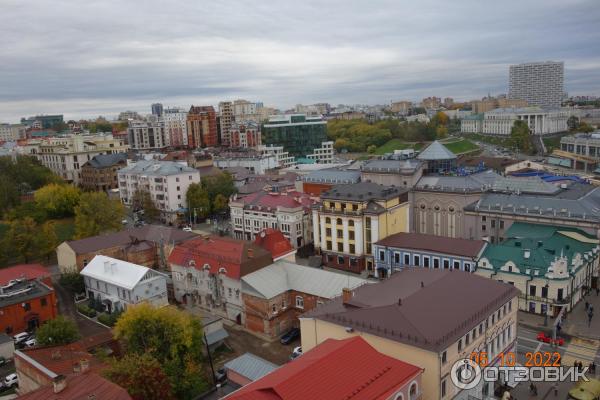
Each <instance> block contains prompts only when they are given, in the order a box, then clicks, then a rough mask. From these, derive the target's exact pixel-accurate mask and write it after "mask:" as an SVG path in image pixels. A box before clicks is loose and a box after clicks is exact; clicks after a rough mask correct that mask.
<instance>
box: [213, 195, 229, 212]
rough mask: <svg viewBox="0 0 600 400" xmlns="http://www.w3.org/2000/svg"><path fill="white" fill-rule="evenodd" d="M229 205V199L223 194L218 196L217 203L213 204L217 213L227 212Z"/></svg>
mask: <svg viewBox="0 0 600 400" xmlns="http://www.w3.org/2000/svg"><path fill="white" fill-rule="evenodd" d="M228 205H229V201H228V200H227V197H225V196H223V195H222V194H221V193H219V194H217V196H216V197H215V201H214V202H213V210H214V211H215V212H219V211H224V210H227V207H228Z"/></svg>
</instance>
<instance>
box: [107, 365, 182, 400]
mask: <svg viewBox="0 0 600 400" xmlns="http://www.w3.org/2000/svg"><path fill="white" fill-rule="evenodd" d="M103 374H104V376H105V377H106V378H107V379H108V380H110V381H112V382H114V383H116V384H117V385H119V386H121V387H123V388H125V389H126V390H127V392H128V393H129V395H130V396H131V397H132V398H133V399H134V400H170V399H175V397H174V396H173V389H172V387H171V383H170V382H169V378H168V377H167V375H166V374H165V373H164V371H163V369H162V368H161V365H160V363H159V362H158V361H157V360H156V359H155V358H154V357H152V356H151V355H149V354H127V355H126V356H124V357H123V358H122V359H120V360H113V361H112V362H111V364H110V367H109V368H107V369H106V370H105V371H104V372H103Z"/></svg>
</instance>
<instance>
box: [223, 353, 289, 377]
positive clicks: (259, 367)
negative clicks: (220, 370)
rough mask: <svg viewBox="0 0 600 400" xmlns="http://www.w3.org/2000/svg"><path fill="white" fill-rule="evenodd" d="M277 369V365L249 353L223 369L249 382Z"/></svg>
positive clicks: (232, 361) (229, 362) (227, 364)
mask: <svg viewBox="0 0 600 400" xmlns="http://www.w3.org/2000/svg"><path fill="white" fill-rule="evenodd" d="M277 368H279V367H278V366H277V365H275V364H273V363H271V362H269V361H267V360H265V359H262V358H260V357H259V356H255V355H254V354H251V353H244V354H242V355H241V356H239V357H237V358H234V359H233V360H231V361H228V362H226V363H225V369H227V370H231V371H234V372H235V373H237V374H239V375H241V376H243V377H245V378H248V379H250V380H251V381H255V380H258V379H260V378H262V377H263V376H265V375H267V374H269V373H271V372H273V371H274V370H276V369H277Z"/></svg>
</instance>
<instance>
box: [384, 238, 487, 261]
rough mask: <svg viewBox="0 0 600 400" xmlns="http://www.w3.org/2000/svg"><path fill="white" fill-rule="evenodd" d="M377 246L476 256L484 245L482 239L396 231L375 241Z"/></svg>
mask: <svg viewBox="0 0 600 400" xmlns="http://www.w3.org/2000/svg"><path fill="white" fill-rule="evenodd" d="M376 244H377V245H379V246H386V247H395V248H401V249H414V250H424V251H432V252H435V253H442V254H453V255H457V256H464V257H471V258H473V257H477V255H478V254H479V253H480V252H481V250H483V249H484V248H485V246H486V244H487V243H486V242H485V241H483V240H469V239H457V238H449V237H443V236H434V235H424V234H422V233H396V234H395V235H391V236H388V237H386V238H385V239H382V240H380V241H379V242H377V243H376Z"/></svg>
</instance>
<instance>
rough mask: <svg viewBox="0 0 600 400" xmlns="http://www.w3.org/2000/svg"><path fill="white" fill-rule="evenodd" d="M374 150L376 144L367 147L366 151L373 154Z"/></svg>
mask: <svg viewBox="0 0 600 400" xmlns="http://www.w3.org/2000/svg"><path fill="white" fill-rule="evenodd" d="M375 150H377V146H375V145H374V144H372V145H370V146H369V147H367V153H369V154H374V153H375Z"/></svg>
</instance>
